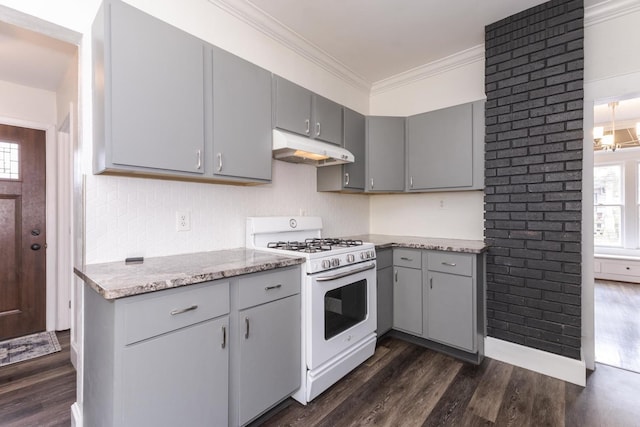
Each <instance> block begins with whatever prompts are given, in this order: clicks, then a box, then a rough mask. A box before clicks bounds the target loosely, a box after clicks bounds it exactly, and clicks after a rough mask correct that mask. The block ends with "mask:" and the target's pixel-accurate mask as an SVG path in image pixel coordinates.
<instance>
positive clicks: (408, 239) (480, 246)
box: [347, 234, 488, 254]
mask: <svg viewBox="0 0 640 427" xmlns="http://www.w3.org/2000/svg"><path fill="white" fill-rule="evenodd" d="M347 238H349V239H359V240H362V241H364V242H370V243H373V244H374V245H376V249H385V248H410V249H429V250H435V251H448V252H464V253H471V254H479V253H482V252H484V251H486V250H487V248H488V247H487V245H486V244H485V243H484V242H483V241H482V240H463V239H443V238H439V237H414V236H391V235H384V234H361V235H358V236H348V237H347Z"/></svg>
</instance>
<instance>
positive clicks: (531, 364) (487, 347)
mask: <svg viewBox="0 0 640 427" xmlns="http://www.w3.org/2000/svg"><path fill="white" fill-rule="evenodd" d="M484 355H485V357H490V358H492V359H496V360H499V361H501V362H505V363H509V364H511V365H515V366H519V367H521V368H525V369H529V370H531V371H535V372H539V373H541V374H544V375H548V376H550V377H554V378H558V379H561V380H563V381H567V382H570V383H573V384H577V385H579V386H582V387H584V386H585V385H586V381H587V369H586V366H585V363H584V360H575V359H570V358H568V357H564V356H558V355H557V354H553V353H548V352H546V351H542V350H537V349H535V348H530V347H525V346H523V345H520V344H514V343H511V342H508V341H503V340H499V339H496V338H492V337H486V338H485V340H484Z"/></svg>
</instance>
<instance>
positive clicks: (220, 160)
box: [218, 153, 222, 172]
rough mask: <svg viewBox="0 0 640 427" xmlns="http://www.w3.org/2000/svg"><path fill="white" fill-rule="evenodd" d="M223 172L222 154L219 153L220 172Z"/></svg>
mask: <svg viewBox="0 0 640 427" xmlns="http://www.w3.org/2000/svg"><path fill="white" fill-rule="evenodd" d="M221 170H222V153H218V172H220V171H221Z"/></svg>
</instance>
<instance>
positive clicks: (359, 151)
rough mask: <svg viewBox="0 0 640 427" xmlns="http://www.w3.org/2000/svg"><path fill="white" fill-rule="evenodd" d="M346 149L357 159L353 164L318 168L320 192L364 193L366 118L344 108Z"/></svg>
mask: <svg viewBox="0 0 640 427" xmlns="http://www.w3.org/2000/svg"><path fill="white" fill-rule="evenodd" d="M343 146H344V148H346V149H347V150H349V151H350V152H351V153H352V154H353V156H354V157H355V161H354V162H353V163H346V164H344V165H336V166H325V167H321V168H318V171H317V174H318V191H346V192H361V191H364V180H365V168H366V158H365V117H364V116H363V115H362V114H360V113H357V112H355V111H353V110H350V109H348V108H344V144H343Z"/></svg>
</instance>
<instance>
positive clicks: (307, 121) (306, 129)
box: [304, 119, 311, 135]
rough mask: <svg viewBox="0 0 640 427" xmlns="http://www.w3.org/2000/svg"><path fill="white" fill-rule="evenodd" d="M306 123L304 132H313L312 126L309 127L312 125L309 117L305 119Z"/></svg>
mask: <svg viewBox="0 0 640 427" xmlns="http://www.w3.org/2000/svg"><path fill="white" fill-rule="evenodd" d="M304 125H305V131H304V132H305V133H306V134H307V135H309V132H311V128H310V127H309V126H310V122H309V119H307V120H305V121H304Z"/></svg>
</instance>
